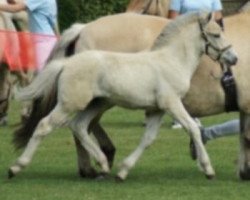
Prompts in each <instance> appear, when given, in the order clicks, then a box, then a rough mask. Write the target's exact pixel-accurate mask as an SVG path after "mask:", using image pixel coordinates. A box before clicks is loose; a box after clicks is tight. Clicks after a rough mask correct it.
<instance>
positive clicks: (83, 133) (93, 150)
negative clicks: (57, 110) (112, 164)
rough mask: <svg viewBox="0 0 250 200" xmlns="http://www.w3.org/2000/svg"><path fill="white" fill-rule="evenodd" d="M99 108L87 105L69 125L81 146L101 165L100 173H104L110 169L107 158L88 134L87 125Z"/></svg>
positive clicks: (98, 111)
mask: <svg viewBox="0 0 250 200" xmlns="http://www.w3.org/2000/svg"><path fill="white" fill-rule="evenodd" d="M100 109H102V108H98V107H96V106H92V105H90V106H88V108H86V109H85V110H84V111H81V112H79V113H78V114H77V115H76V117H75V118H74V120H73V121H72V122H71V124H70V125H71V129H72V130H73V132H74V134H75V136H76V137H77V138H78V140H79V141H80V143H81V144H82V146H83V147H84V148H85V149H86V150H87V151H88V153H89V154H90V155H91V156H92V157H93V158H94V159H95V160H96V161H97V163H98V164H99V165H100V166H101V170H102V173H104V174H106V173H109V171H110V169H109V165H108V161H107V158H106V156H105V154H104V153H103V152H102V151H101V149H100V148H99V146H98V145H97V144H95V142H94V141H93V140H92V139H91V137H90V136H89V134H88V128H89V125H90V123H91V121H92V120H93V119H95V117H96V116H97V115H98V114H99V113H100Z"/></svg>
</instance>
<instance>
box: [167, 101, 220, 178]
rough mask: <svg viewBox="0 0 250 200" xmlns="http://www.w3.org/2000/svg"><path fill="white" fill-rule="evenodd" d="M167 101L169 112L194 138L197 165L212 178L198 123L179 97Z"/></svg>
mask: <svg viewBox="0 0 250 200" xmlns="http://www.w3.org/2000/svg"><path fill="white" fill-rule="evenodd" d="M168 103H169V104H168V105H169V112H170V114H171V115H172V116H173V117H174V118H175V119H177V120H178V121H179V122H180V123H181V125H182V126H183V127H184V128H185V129H186V131H187V132H188V133H189V134H190V136H191V138H192V139H193V140H194V144H195V147H196V151H197V155H198V164H199V166H200V167H201V169H202V170H203V171H204V173H205V175H206V177H207V178H209V179H211V178H213V177H214V176H215V172H214V169H213V167H212V165H211V162H210V159H209V156H208V154H207V151H206V149H205V146H204V144H203V142H202V140H201V133H200V129H199V127H198V124H197V123H196V122H195V121H194V120H193V119H192V117H191V116H190V115H189V114H188V113H187V111H186V110H185V108H184V106H183V104H182V102H181V100H180V99H172V100H171V102H168Z"/></svg>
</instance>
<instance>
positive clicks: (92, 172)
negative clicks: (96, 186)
mask: <svg viewBox="0 0 250 200" xmlns="http://www.w3.org/2000/svg"><path fill="white" fill-rule="evenodd" d="M79 175H80V177H82V178H89V179H95V178H96V177H98V173H97V172H96V170H94V169H91V170H90V171H88V172H86V171H85V170H79Z"/></svg>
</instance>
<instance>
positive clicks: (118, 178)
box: [115, 175, 124, 183]
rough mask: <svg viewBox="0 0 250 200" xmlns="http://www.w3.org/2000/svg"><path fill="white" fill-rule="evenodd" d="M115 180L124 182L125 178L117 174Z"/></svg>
mask: <svg viewBox="0 0 250 200" xmlns="http://www.w3.org/2000/svg"><path fill="white" fill-rule="evenodd" d="M115 182H116V183H123V182H124V179H123V178H121V177H120V176H118V175H117V176H115Z"/></svg>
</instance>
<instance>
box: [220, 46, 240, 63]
mask: <svg viewBox="0 0 250 200" xmlns="http://www.w3.org/2000/svg"><path fill="white" fill-rule="evenodd" d="M237 61H238V56H237V54H236V53H235V52H234V50H233V49H232V48H231V47H230V48H228V49H227V50H225V51H223V53H222V54H221V56H220V58H219V62H220V63H221V64H225V65H227V66H232V65H236V64H237Z"/></svg>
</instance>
